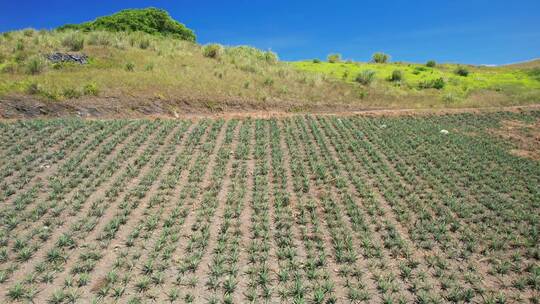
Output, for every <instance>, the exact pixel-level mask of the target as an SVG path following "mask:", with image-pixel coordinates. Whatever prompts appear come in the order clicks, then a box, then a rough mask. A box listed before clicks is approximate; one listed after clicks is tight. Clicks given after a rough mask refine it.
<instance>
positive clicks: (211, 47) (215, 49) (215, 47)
mask: <svg viewBox="0 0 540 304" xmlns="http://www.w3.org/2000/svg"><path fill="white" fill-rule="evenodd" d="M202 52H203V56H204V57H208V58H214V59H219V58H221V56H223V52H224V49H223V46H222V45H221V44H217V43H211V44H207V45H205V46H203V48H202Z"/></svg>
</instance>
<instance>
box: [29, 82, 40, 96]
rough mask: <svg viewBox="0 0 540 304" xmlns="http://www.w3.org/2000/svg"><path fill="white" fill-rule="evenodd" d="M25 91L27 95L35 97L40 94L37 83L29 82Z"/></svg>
mask: <svg viewBox="0 0 540 304" xmlns="http://www.w3.org/2000/svg"><path fill="white" fill-rule="evenodd" d="M25 91H26V93H27V94H30V95H37V94H39V93H41V87H40V86H39V84H38V83H37V82H31V83H29V84H28V85H26V89H25Z"/></svg>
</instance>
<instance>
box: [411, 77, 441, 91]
mask: <svg viewBox="0 0 540 304" xmlns="http://www.w3.org/2000/svg"><path fill="white" fill-rule="evenodd" d="M445 84H446V83H445V81H444V79H443V78H442V77H440V78H436V79H429V80H424V81H422V82H420V83H419V84H418V87H419V88H420V89H437V90H441V89H443V88H444V86H445Z"/></svg>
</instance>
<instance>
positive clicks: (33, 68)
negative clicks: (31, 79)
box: [25, 56, 45, 75]
mask: <svg viewBox="0 0 540 304" xmlns="http://www.w3.org/2000/svg"><path fill="white" fill-rule="evenodd" d="M44 67H45V63H44V62H43V59H41V57H39V56H35V57H32V58H30V60H29V61H28V62H27V63H26V69H25V71H26V73H27V74H31V75H36V74H39V73H41V72H42V71H43V68H44Z"/></svg>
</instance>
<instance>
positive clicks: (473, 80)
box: [293, 60, 540, 103]
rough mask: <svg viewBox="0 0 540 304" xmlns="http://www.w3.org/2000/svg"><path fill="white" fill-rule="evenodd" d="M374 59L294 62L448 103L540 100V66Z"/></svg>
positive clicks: (305, 68)
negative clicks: (475, 98)
mask: <svg viewBox="0 0 540 304" xmlns="http://www.w3.org/2000/svg"><path fill="white" fill-rule="evenodd" d="M373 61H374V62H370V63H365V62H351V61H348V62H332V61H330V60H329V62H320V61H301V62H295V63H293V65H294V66H295V67H296V68H297V69H299V70H302V71H306V72H311V73H316V74H321V75H327V76H330V77H333V78H335V79H339V80H342V81H345V82H348V83H355V82H358V83H360V84H361V85H364V86H367V85H369V86H370V87H371V89H375V90H385V91H387V92H393V94H395V95H398V96H402V95H411V94H414V95H425V94H428V95H433V94H434V95H437V96H441V98H442V99H443V101H445V102H447V103H448V102H454V103H459V102H463V101H464V100H466V99H467V98H468V97H470V96H471V95H473V94H478V93H484V94H486V92H491V93H493V94H496V95H500V96H499V98H502V97H503V95H504V96H507V97H509V98H514V99H516V100H521V101H527V100H530V101H533V100H536V101H539V99H540V77H539V75H540V73H539V72H538V71H539V69H538V68H532V69H527V68H518V67H513V66H502V67H487V66H464V65H458V64H436V63H435V62H434V61H430V62H428V63H427V64H414V63H401V62H394V63H385V62H384V60H383V61H378V62H382V63H376V61H375V60H373ZM368 76H369V78H367V77H368ZM489 95H490V96H492V94H489Z"/></svg>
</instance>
